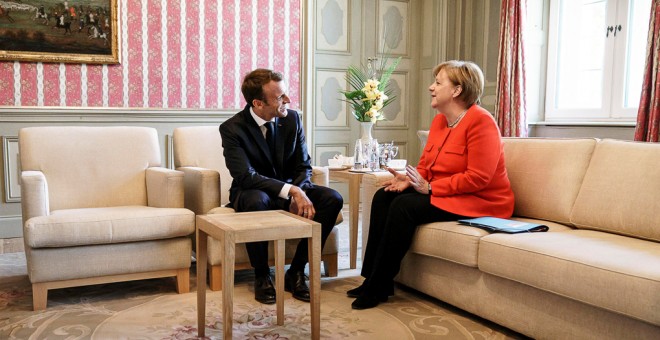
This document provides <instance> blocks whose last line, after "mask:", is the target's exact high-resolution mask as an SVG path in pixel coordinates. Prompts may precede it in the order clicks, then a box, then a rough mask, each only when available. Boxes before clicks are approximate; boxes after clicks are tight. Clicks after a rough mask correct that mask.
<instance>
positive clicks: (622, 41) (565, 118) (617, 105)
mask: <svg viewBox="0 0 660 340" xmlns="http://www.w3.org/2000/svg"><path fill="white" fill-rule="evenodd" d="M561 1H562V0H549V7H550V8H549V20H548V44H547V59H546V60H547V68H546V70H545V71H546V81H545V87H546V91H545V105H544V106H545V107H544V116H545V117H544V120H545V121H546V122H569V123H570V122H590V123H599V122H600V123H617V122H621V123H631V122H633V123H634V122H635V120H636V117H637V109H638V108H637V107H634V108H624V107H623V103H624V98H625V95H624V90H625V85H624V84H625V79H624V78H625V72H626V62H627V60H626V58H627V53H626V52H627V45H628V39H629V38H630V36H629V33H628V21H629V19H630V14H629V1H630V0H606V6H607V9H606V25H608V26H609V25H617V26H618V25H621V30H620V31H617V33H616V37H613V35H612V34H610V36H609V37H608V38H607V40H606V41H605V47H604V49H605V50H604V62H603V70H604V71H603V75H602V76H603V78H602V79H603V81H602V83H603V90H602V91H603V92H602V97H601V107H600V108H594V109H589V108H571V109H558V108H556V107H555V102H556V96H557V78H556V77H555V76H554V75H556V74H557V71H558V64H559V57H558V53H559V43H558V38H559V28H560V27H559V11H560V4H561ZM563 1H571V0H563ZM606 29H607V26H606V27H604V28H603V34H605V33H606Z"/></svg>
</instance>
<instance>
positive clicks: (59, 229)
mask: <svg viewBox="0 0 660 340" xmlns="http://www.w3.org/2000/svg"><path fill="white" fill-rule="evenodd" d="M193 232H195V214H194V213H193V212H192V211H190V210H188V209H183V208H152V207H143V206H124V207H108V208H89V209H68V210H57V211H53V212H52V213H51V215H47V216H39V217H33V218H31V219H29V220H28V221H27V222H26V223H25V227H24V231H23V235H24V237H25V242H26V244H27V245H28V246H29V247H31V248H42V247H71V246H82V245H91V244H109V243H122V242H135V241H146V240H159V239H166V238H174V237H180V236H186V235H190V234H192V233H193Z"/></svg>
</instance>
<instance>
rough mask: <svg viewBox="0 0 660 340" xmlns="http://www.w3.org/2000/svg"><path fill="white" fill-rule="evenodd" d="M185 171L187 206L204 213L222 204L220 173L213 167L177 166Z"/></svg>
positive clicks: (185, 200)
mask: <svg viewBox="0 0 660 340" xmlns="http://www.w3.org/2000/svg"><path fill="white" fill-rule="evenodd" d="M177 170H179V171H181V172H183V173H184V176H183V178H184V183H185V199H184V204H185V207H186V208H187V209H189V210H192V211H193V212H194V213H195V214H197V215H203V214H206V213H208V212H209V210H211V209H213V208H217V207H219V206H220V205H221V202H220V200H221V199H220V174H219V173H218V172H217V171H215V170H211V169H206V168H200V167H191V166H184V167H180V168H177Z"/></svg>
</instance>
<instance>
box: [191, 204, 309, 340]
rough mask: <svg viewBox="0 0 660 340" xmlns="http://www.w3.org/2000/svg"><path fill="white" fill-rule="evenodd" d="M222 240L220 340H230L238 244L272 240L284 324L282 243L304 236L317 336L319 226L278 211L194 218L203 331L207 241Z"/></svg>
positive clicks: (280, 322)
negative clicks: (221, 321) (195, 219)
mask: <svg viewBox="0 0 660 340" xmlns="http://www.w3.org/2000/svg"><path fill="white" fill-rule="evenodd" d="M209 236H210V237H213V238H215V239H217V240H219V241H220V242H221V243H222V248H223V254H222V281H223V282H222V287H223V288H222V320H223V324H222V327H223V334H224V336H223V339H231V336H232V317H233V309H234V308H233V299H234V255H235V248H236V243H245V242H257V241H271V240H272V241H274V245H275V249H274V251H275V287H276V288H275V292H276V294H277V296H276V308H277V324H278V325H280V326H281V325H283V324H284V242H285V240H287V239H297V238H307V242H309V280H310V310H311V318H312V320H311V323H312V339H319V338H320V336H321V300H320V299H321V271H320V266H321V224H319V223H318V222H314V221H312V220H309V219H306V218H303V217H300V216H297V215H294V214H291V213H289V212H285V211H282V210H270V211H256V212H244V213H234V214H222V215H203V216H199V215H198V216H197V327H198V330H197V332H198V336H200V337H204V334H205V331H206V329H205V328H206V327H205V326H206V325H205V319H206V270H207V261H208V259H207V249H206V248H207V241H208V237H209Z"/></svg>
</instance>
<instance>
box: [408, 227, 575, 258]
mask: <svg viewBox="0 0 660 340" xmlns="http://www.w3.org/2000/svg"><path fill="white" fill-rule="evenodd" d="M516 220H520V221H525V222H531V223H545V224H546V225H548V227H550V230H551V231H557V230H559V231H564V230H570V229H571V228H569V227H566V226H564V225H561V224H556V223H552V222H550V223H546V221H539V220H533V219H526V218H522V219H521V218H516ZM489 234H490V233H489V232H488V231H486V230H484V229H480V228H476V227H468V226H464V225H461V224H458V223H457V222H454V221H452V222H433V223H427V224H422V225H420V226H419V228H417V231H416V232H415V235H414V238H413V242H412V245H411V246H410V251H411V252H413V253H416V254H419V255H426V256H430V257H436V258H441V259H443V260H447V261H451V262H455V263H460V264H462V265H465V266H470V267H475V268H476V267H477V263H478V262H477V255H478V254H479V240H480V239H481V238H482V237H484V236H487V235H489Z"/></svg>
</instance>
